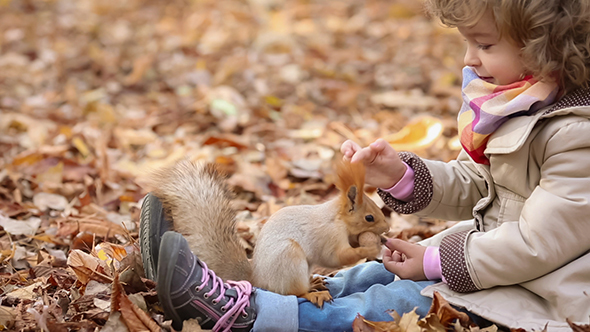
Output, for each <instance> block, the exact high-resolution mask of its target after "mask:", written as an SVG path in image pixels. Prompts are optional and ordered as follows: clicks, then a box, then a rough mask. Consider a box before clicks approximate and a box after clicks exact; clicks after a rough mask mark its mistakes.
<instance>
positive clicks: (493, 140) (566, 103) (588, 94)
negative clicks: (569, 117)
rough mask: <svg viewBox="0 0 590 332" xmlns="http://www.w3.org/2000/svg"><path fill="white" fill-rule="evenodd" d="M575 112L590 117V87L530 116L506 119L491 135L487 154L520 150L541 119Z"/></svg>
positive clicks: (572, 93)
mask: <svg viewBox="0 0 590 332" xmlns="http://www.w3.org/2000/svg"><path fill="white" fill-rule="evenodd" d="M566 114H575V115H580V116H583V117H588V118H590V89H578V90H576V91H573V92H571V93H569V94H567V95H565V96H564V97H563V98H561V99H560V100H559V101H558V102H556V103H554V104H553V105H550V106H547V107H545V108H544V109H541V110H539V111H538V112H536V113H535V114H532V115H530V116H519V117H515V118H513V119H510V120H508V121H506V123H504V124H503V125H502V126H501V127H500V128H498V130H496V132H495V133H493V134H492V135H491V136H490V140H489V141H488V145H487V148H486V150H485V151H484V153H485V154H506V153H512V152H514V151H516V150H518V149H519V148H520V147H521V146H522V145H523V144H524V142H525V141H526V140H527V138H528V136H529V134H530V133H531V131H532V130H533V128H534V127H535V125H536V124H537V122H539V120H540V119H544V118H550V117H554V116H559V115H566Z"/></svg>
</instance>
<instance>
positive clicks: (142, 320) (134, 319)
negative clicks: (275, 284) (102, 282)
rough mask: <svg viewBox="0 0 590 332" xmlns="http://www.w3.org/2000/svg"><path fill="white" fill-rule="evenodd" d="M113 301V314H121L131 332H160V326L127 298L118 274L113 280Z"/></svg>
mask: <svg viewBox="0 0 590 332" xmlns="http://www.w3.org/2000/svg"><path fill="white" fill-rule="evenodd" d="M111 301H112V304H111V313H113V312H117V311H119V312H121V318H122V319H123V321H124V322H125V325H127V328H128V329H129V331H131V332H140V331H151V332H160V330H161V329H160V326H159V325H158V324H157V323H156V322H155V321H154V320H153V319H152V318H151V317H150V316H149V315H148V314H147V313H145V311H143V310H141V309H140V308H139V307H138V306H136V305H135V304H134V303H133V302H131V300H130V299H129V298H128V297H127V294H125V290H124V289H123V286H122V285H121V283H120V282H119V275H118V274H115V278H114V279H113V292H112V295H111Z"/></svg>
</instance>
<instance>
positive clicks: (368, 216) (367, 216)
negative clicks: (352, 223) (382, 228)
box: [365, 214, 375, 222]
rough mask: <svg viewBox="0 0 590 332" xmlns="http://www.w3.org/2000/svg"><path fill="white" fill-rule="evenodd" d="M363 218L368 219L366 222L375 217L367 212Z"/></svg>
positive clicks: (373, 219)
mask: <svg viewBox="0 0 590 332" xmlns="http://www.w3.org/2000/svg"><path fill="white" fill-rule="evenodd" d="M365 220H366V221H368V222H373V221H375V218H374V217H373V215H371V214H367V215H366V216H365Z"/></svg>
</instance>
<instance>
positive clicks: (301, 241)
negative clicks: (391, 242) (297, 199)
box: [150, 160, 389, 307]
mask: <svg viewBox="0 0 590 332" xmlns="http://www.w3.org/2000/svg"><path fill="white" fill-rule="evenodd" d="M336 174H337V176H338V180H337V182H336V187H337V188H338V189H339V190H340V194H339V195H338V196H337V197H336V198H334V199H332V200H329V201H327V202H325V203H322V204H318V205H295V206H288V207H284V208H282V209H280V210H279V211H277V212H276V213H274V214H273V215H272V216H270V218H269V219H268V220H267V222H266V223H265V224H264V226H263V227H262V229H261V231H260V234H259V235H258V239H257V242H256V245H255V247H254V254H253V258H252V262H250V261H249V260H248V258H247V256H246V252H245V250H244V248H243V246H242V245H241V244H240V241H239V238H238V235H237V232H236V229H235V228H236V212H235V211H234V210H233V209H232V207H231V204H230V203H231V199H232V198H233V193H232V191H231V190H230V189H229V188H228V186H227V184H226V183H225V176H223V175H222V174H221V173H220V172H219V171H218V169H217V167H216V166H215V164H205V163H194V162H191V161H188V160H181V161H179V162H177V163H176V164H175V165H173V166H171V167H168V168H164V169H161V170H159V171H158V172H156V173H154V175H153V176H152V178H151V181H150V182H151V187H152V188H153V189H154V190H153V193H154V195H156V196H157V197H158V198H159V199H160V200H161V201H162V205H163V206H164V209H165V212H166V214H167V216H168V217H170V218H171V219H172V223H173V229H174V230H175V231H176V232H179V233H181V234H182V235H183V236H184V237H185V238H186V240H187V242H188V243H189V246H190V247H191V250H192V251H193V253H194V254H195V255H197V257H199V259H201V260H202V261H204V262H205V263H206V264H207V265H208V266H209V268H211V269H212V270H213V271H215V273H216V274H217V275H218V276H219V277H221V278H222V279H224V280H248V281H250V282H251V283H252V284H253V285H254V286H256V287H259V288H263V289H267V290H269V291H273V292H275V293H279V294H284V295H296V296H299V297H304V298H306V299H308V300H310V301H311V302H313V303H314V304H316V305H318V306H320V307H321V306H322V305H323V302H324V301H329V300H331V296H330V294H329V292H328V291H327V289H326V288H325V286H324V284H323V281H322V280H321V278H320V280H318V278H310V276H311V268H312V266H314V265H317V266H322V267H328V268H341V267H343V266H346V265H351V264H354V263H356V262H358V261H359V260H361V259H363V258H375V257H376V256H377V255H378V254H379V252H380V247H379V246H378V245H375V246H371V247H360V246H359V240H358V239H359V235H360V234H361V233H364V232H371V233H374V234H377V235H380V234H382V233H384V232H386V231H388V230H389V224H388V223H387V222H386V219H385V216H384V215H383V213H382V212H381V209H380V208H379V207H378V206H377V205H376V204H375V203H374V202H373V201H372V200H371V199H370V198H369V197H368V196H367V195H366V194H365V193H364V191H363V187H364V177H365V169H364V166H363V165H362V164H361V163H354V164H353V163H350V162H339V163H337V167H336Z"/></svg>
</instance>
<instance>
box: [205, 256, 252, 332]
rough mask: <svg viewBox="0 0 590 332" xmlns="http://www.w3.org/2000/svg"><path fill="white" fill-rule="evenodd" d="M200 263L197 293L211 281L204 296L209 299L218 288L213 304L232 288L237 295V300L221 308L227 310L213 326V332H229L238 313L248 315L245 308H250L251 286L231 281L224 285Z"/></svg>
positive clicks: (231, 299) (243, 282) (212, 272)
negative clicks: (209, 289)
mask: <svg viewBox="0 0 590 332" xmlns="http://www.w3.org/2000/svg"><path fill="white" fill-rule="evenodd" d="M200 263H201V265H202V266H203V276H202V277H201V286H199V287H197V291H200V290H201V289H203V287H204V286H205V285H207V283H208V282H209V279H211V281H212V284H213V285H212V287H211V291H209V292H208V293H205V296H207V297H209V296H211V295H213V293H215V291H216V290H217V289H218V288H220V289H219V296H218V297H216V298H215V299H214V300H213V303H217V302H219V301H221V299H223V296H224V294H225V291H226V290H228V289H230V288H232V287H233V288H234V289H235V290H236V292H237V294H238V295H237V299H234V298H230V300H229V301H228V302H227V303H226V304H225V305H224V306H223V307H221V310H222V311H226V310H227V312H226V313H225V314H224V315H223V316H221V317H219V320H218V321H217V323H216V324H215V326H213V331H215V332H218V331H223V332H229V331H231V327H232V326H233V324H234V323H235V321H236V320H237V319H238V313H239V314H242V315H245V316H247V315H248V313H246V308H247V307H248V306H250V295H251V294H252V284H251V283H249V282H248V281H232V280H228V281H227V282H226V283H224V282H223V280H222V279H221V278H220V277H218V276H217V275H215V272H214V271H212V270H209V268H208V267H207V264H205V262H203V261H201V262H200ZM222 328H223V330H222Z"/></svg>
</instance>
